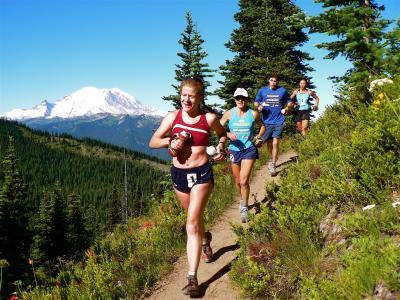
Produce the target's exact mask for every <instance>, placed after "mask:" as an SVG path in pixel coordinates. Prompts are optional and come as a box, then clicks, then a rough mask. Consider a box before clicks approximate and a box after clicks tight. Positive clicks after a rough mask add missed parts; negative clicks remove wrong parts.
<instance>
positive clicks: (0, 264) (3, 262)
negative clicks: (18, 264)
mask: <svg viewBox="0 0 400 300" xmlns="http://www.w3.org/2000/svg"><path fill="white" fill-rule="evenodd" d="M9 266H10V264H9V263H8V261H7V259H0V269H2V268H7V267H9Z"/></svg>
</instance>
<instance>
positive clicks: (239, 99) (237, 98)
mask: <svg viewBox="0 0 400 300" xmlns="http://www.w3.org/2000/svg"><path fill="white" fill-rule="evenodd" d="M235 100H236V101H247V98H246V97H243V96H238V97H235Z"/></svg>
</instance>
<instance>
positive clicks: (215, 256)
mask: <svg viewBox="0 0 400 300" xmlns="http://www.w3.org/2000/svg"><path fill="white" fill-rule="evenodd" d="M239 248H240V246H239V244H233V245H230V246H225V247H222V248H220V249H218V251H217V252H215V253H214V254H213V262H214V261H217V260H218V258H220V257H221V256H222V255H224V254H225V253H226V252H229V251H235V250H237V249H239Z"/></svg>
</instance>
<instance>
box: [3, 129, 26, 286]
mask: <svg viewBox="0 0 400 300" xmlns="http://www.w3.org/2000/svg"><path fill="white" fill-rule="evenodd" d="M17 165H18V160H17V156H16V152H15V146H14V139H13V138H12V137H9V139H8V147H7V150H6V153H5V156H4V160H3V161H2V169H3V172H4V182H3V186H2V187H1V190H0V259H5V260H7V262H8V263H9V265H10V267H9V269H8V271H9V272H7V273H6V274H4V277H3V287H5V289H4V291H6V292H7V291H9V289H10V288H11V283H12V282H13V281H14V280H16V279H23V278H24V277H25V276H26V275H27V273H26V272H27V269H28V268H27V266H28V265H27V259H28V258H27V254H28V245H29V243H30V233H29V231H28V228H27V225H28V216H27V215H28V214H27V212H26V210H25V207H26V203H25V200H26V186H25V184H24V183H23V181H22V176H21V174H20V173H19V170H18V166H17ZM17 276H18V277H17Z"/></svg>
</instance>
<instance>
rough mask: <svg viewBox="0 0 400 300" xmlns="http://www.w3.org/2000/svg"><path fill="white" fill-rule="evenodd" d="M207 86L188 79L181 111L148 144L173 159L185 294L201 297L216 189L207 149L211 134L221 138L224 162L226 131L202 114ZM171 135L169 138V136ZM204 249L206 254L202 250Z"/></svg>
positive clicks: (209, 115)
mask: <svg viewBox="0 0 400 300" xmlns="http://www.w3.org/2000/svg"><path fill="white" fill-rule="evenodd" d="M203 99H204V84H203V82H202V81H201V80H198V79H195V78H189V79H185V80H184V81H183V82H182V83H181V86H180V104H181V108H180V109H179V110H175V111H172V112H170V113H168V114H167V115H166V116H165V117H164V119H163V120H162V122H161V124H160V127H159V128H158V129H157V130H156V132H155V133H154V135H153V137H152V138H151V140H150V142H149V146H150V147H151V148H163V147H165V148H168V149H169V153H170V154H171V155H172V156H173V159H172V167H171V177H172V183H173V185H174V190H175V194H176V197H177V199H178V201H179V202H180V204H181V206H182V207H183V208H184V209H185V211H186V213H187V219H186V233H187V256H188V262H189V272H188V276H187V279H188V284H187V285H186V286H185V287H184V288H183V289H182V291H183V293H184V294H186V295H191V296H196V295H198V294H199V287H198V282H197V276H196V274H197V269H198V267H199V261H200V254H201V252H203V257H204V258H205V261H206V262H211V261H212V250H211V247H210V242H211V238H212V237H211V233H210V232H204V220H203V217H202V216H203V211H204V208H205V206H206V203H207V200H208V198H209V196H210V194H211V191H212V188H213V184H214V183H213V173H212V168H211V165H210V163H209V162H208V155H207V152H206V148H207V146H208V141H209V135H210V131H215V133H216V134H217V135H218V137H219V143H218V145H217V146H216V148H217V152H218V153H219V154H217V155H216V156H215V157H213V159H214V160H216V161H221V160H225V159H226V157H225V154H224V151H222V150H223V148H224V144H225V142H226V132H225V129H224V128H223V127H222V126H221V124H220V122H219V119H218V117H217V115H216V114H214V113H206V112H204V111H202V109H201V107H200V104H201V103H202V101H203ZM169 135H170V137H169ZM201 250H203V251H201Z"/></svg>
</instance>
